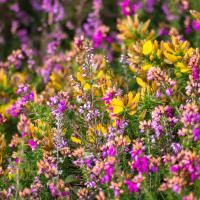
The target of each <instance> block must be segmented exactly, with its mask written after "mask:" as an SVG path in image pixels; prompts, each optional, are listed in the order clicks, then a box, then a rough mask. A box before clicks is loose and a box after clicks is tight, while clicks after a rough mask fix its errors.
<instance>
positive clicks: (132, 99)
mask: <svg viewBox="0 0 200 200" xmlns="http://www.w3.org/2000/svg"><path fill="white" fill-rule="evenodd" d="M139 99H140V93H137V94H136V95H135V96H134V95H133V93H132V92H129V93H128V95H125V96H124V97H123V98H121V99H120V98H114V99H112V100H111V103H110V104H111V106H112V108H113V111H112V112H113V114H115V115H118V114H121V113H122V112H124V111H127V112H128V114H129V115H134V114H135V113H136V107H137V105H138V102H139Z"/></svg>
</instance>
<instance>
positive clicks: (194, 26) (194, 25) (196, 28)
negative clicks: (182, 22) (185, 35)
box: [192, 20, 200, 31]
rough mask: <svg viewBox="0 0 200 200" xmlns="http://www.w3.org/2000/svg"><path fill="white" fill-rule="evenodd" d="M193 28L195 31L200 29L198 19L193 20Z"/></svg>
mask: <svg viewBox="0 0 200 200" xmlns="http://www.w3.org/2000/svg"><path fill="white" fill-rule="evenodd" d="M192 28H193V29H194V30H195V31H200V22H198V21H197V20H193V21H192Z"/></svg>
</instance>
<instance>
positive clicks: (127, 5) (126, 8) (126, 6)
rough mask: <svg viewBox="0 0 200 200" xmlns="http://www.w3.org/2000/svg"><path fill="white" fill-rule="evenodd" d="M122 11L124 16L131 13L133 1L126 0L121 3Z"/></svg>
mask: <svg viewBox="0 0 200 200" xmlns="http://www.w3.org/2000/svg"><path fill="white" fill-rule="evenodd" d="M120 7H121V11H122V14H123V15H124V16H128V15H130V14H131V2H130V0H124V1H122V2H121V3H120Z"/></svg>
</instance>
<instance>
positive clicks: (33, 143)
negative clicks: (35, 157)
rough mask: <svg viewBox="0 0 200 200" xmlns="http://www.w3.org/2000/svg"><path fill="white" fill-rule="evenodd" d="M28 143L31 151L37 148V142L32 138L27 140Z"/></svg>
mask: <svg viewBox="0 0 200 200" xmlns="http://www.w3.org/2000/svg"><path fill="white" fill-rule="evenodd" d="M28 145H29V146H30V147H31V149H32V151H35V149H36V148H37V143H36V142H35V141H34V140H29V141H28Z"/></svg>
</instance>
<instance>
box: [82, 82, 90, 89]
mask: <svg viewBox="0 0 200 200" xmlns="http://www.w3.org/2000/svg"><path fill="white" fill-rule="evenodd" d="M90 88H91V86H90V84H89V83H86V84H85V85H84V87H83V89H84V90H85V91H88V90H89V89H90Z"/></svg>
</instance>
